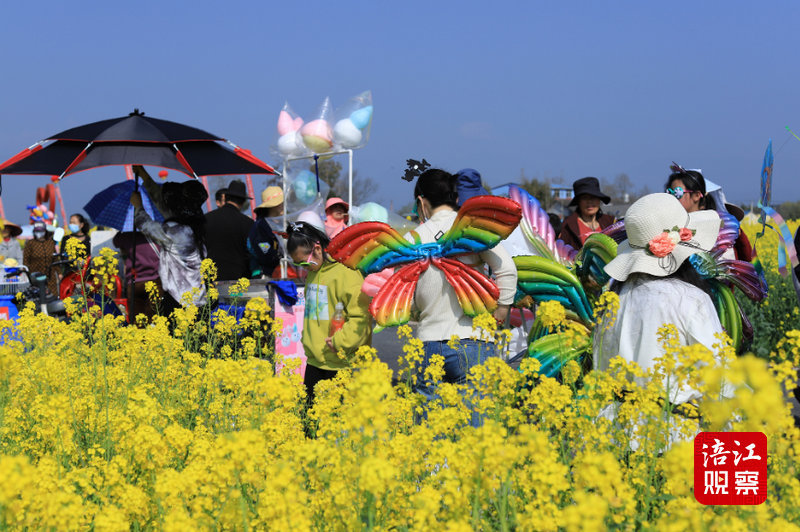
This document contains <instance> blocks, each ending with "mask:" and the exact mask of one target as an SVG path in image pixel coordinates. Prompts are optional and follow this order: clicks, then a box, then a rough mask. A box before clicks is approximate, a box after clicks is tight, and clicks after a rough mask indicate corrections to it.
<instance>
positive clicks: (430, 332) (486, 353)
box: [405, 168, 517, 426]
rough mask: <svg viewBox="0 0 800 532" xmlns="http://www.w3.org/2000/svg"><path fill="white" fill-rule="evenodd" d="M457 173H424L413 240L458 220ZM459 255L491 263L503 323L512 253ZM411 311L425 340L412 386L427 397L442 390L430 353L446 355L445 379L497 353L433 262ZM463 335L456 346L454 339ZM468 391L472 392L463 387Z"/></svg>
mask: <svg viewBox="0 0 800 532" xmlns="http://www.w3.org/2000/svg"><path fill="white" fill-rule="evenodd" d="M457 181H458V176H455V175H452V174H450V173H449V172H446V171H444V170H441V169H438V168H431V169H429V170H426V171H425V172H423V173H422V174H420V176H419V178H417V183H416V185H415V187H414V200H415V203H416V212H417V215H418V216H419V218H420V221H421V222H422V223H421V225H419V226H418V227H417V228H416V229H415V230H414V231H412V232H410V233H407V234H406V235H405V238H406V240H408V241H409V242H411V243H414V242H418V243H420V244H431V243H434V242H436V241H438V240H439V239H440V238H442V237H443V236H444V235H445V234H446V233H447V232H448V231H449V230H450V228H451V227H452V226H453V223H454V222H455V220H456V216H458V209H459V207H458V190H457ZM456 260H458V261H460V262H463V263H464V264H466V265H467V266H470V267H473V268H475V269H476V270H477V271H478V272H481V273H484V271H485V266H487V265H488V266H489V268H490V269H491V271H492V273H493V275H494V277H495V279H496V282H497V287H498V288H499V290H500V297H499V298H498V300H497V308H496V309H495V311H494V312H493V315H494V318H495V319H496V320H497V322H498V323H503V322H505V320H506V318H507V317H508V312H509V308H510V305H511V304H512V303H513V302H514V294H515V293H516V289H517V269H516V266H515V265H514V261H513V260H512V259H511V255H509V254H508V251H506V250H505V248H504V247H503V246H502V245H497V246H495V247H494V248H492V249H487V250H485V251H482V252H480V253H469V254H464V255H461V256H459V257H458V258H457V259H456ZM412 312H416V313H417V314H418V316H419V320H418V321H419V325H418V328H417V337H418V338H419V339H420V340H422V342H423V348H424V351H425V352H424V358H423V360H422V362H420V363H419V364H418V365H417V367H416V370H415V371H416V382H415V384H414V387H413V390H414V391H415V392H418V393H420V394H422V395H423V396H424V397H425V398H426V399H427V400H428V401H432V400H433V399H435V397H436V396H437V393H438V392H437V385H436V384H435V383H434V382H433V380H432V379H431V378H430V376H429V375H428V374H427V373H428V372H427V371H426V370H427V368H428V367H429V366H430V365H431V362H432V361H431V358H432V357H433V356H434V355H439V356H441V357H443V358H444V370H445V372H444V376H443V378H442V381H443V382H447V383H456V384H464V383H466V382H467V375H468V374H469V372H470V370H471V369H472V368H473V367H475V366H477V365H479V364H483V363H484V362H486V360H487V359H488V358H490V357H494V356H497V352H496V349H495V344H494V342H491V341H484V340H479V339H473V336H474V335H475V333H474V331H473V328H472V321H473V320H472V318H471V317H470V316H468V315H467V314H466V313H465V312H464V309H463V308H462V307H461V305H460V304H459V301H458V296H457V295H456V290H455V288H453V286H452V285H451V284H450V282H449V281H448V280H447V277H446V276H445V274H444V272H443V271H442V270H440V269H439V268H428V269H427V270H425V271H424V272H423V273H422V274H421V275H420V277H419V281H418V282H417V286H416V289H415V291H414V297H413V300H412ZM454 337H455V338H457V339H459V341H458V347H453V346H452V345H453V344H452V339H453V338H454ZM463 393H465V394H466V393H467V392H463ZM481 422H482V421H481V419H480V417H479V416H478V414H477V413H476V412H473V415H472V419H471V424H472V425H473V426H478V425H479V424H480V423H481Z"/></svg>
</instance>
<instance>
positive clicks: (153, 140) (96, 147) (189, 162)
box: [0, 109, 277, 179]
mask: <svg viewBox="0 0 800 532" xmlns="http://www.w3.org/2000/svg"><path fill="white" fill-rule="evenodd" d="M222 143H224V144H222ZM126 164H138V165H143V166H160V167H162V168H170V169H173V170H177V171H179V172H183V173H185V174H187V175H189V176H191V177H200V176H208V175H230V174H277V172H276V171H275V170H274V169H273V168H272V167H271V166H270V165H268V164H267V163H265V162H264V161H262V160H260V159H258V158H257V157H255V156H254V155H252V154H251V153H250V151H249V150H245V149H242V148H240V147H239V146H236V145H235V144H233V143H232V142H230V141H228V140H226V139H223V138H222V137H218V136H216V135H212V134H211V133H208V132H207V131H203V130H202V129H197V128H194V127H191V126H186V125H183V124H179V123H177V122H170V121H169V120H161V119H158V118H151V117H148V116H145V115H144V113H141V112H139V110H138V109H136V110H134V112H132V113H131V114H129V115H128V116H123V117H120V118H112V119H110V120H101V121H99V122H93V123H91V124H86V125H83V126H78V127H75V128H72V129H68V130H66V131H62V132H61V133H58V134H56V135H52V136H50V137H48V138H46V139H44V140H42V141H39V142H37V143H36V144H34V145H33V146H31V147H29V148H26V149H24V150H22V151H21V152H20V153H18V154H17V155H15V156H14V157H12V158H10V159H9V160H7V161H6V162H4V163H2V164H0V174H23V175H53V176H57V177H58V178H59V179H63V178H64V177H66V176H68V175H70V174H74V173H76V172H80V171H83V170H89V169H90V168H97V167H100V166H110V165H126Z"/></svg>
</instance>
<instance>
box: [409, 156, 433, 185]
mask: <svg viewBox="0 0 800 532" xmlns="http://www.w3.org/2000/svg"><path fill="white" fill-rule="evenodd" d="M406 164H407V165H408V168H406V173H405V174H403V179H405V180H406V181H413V180H414V178H415V177H419V175H420V174H421V173H422V172H424V171H425V170H427V169H428V168H430V167H431V165H430V163H429V162H428V161H426V160H425V159H422V162H420V161H415V160H414V159H406Z"/></svg>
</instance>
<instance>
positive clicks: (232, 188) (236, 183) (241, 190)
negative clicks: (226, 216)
mask: <svg viewBox="0 0 800 532" xmlns="http://www.w3.org/2000/svg"><path fill="white" fill-rule="evenodd" d="M221 192H224V193H225V195H226V196H233V197H234V198H244V199H253V198H251V197H250V196H248V195H247V188H246V187H245V186H244V183H242V181H241V180H239V179H234V180H233V181H231V182H230V184H229V185H228V188H225V189H222V191H221Z"/></svg>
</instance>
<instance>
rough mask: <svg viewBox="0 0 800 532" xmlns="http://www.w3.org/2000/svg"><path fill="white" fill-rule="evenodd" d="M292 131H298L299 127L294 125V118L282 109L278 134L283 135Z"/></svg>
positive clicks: (279, 116)
mask: <svg viewBox="0 0 800 532" xmlns="http://www.w3.org/2000/svg"><path fill="white" fill-rule="evenodd" d="M298 118H299V117H298ZM292 131H297V128H295V127H294V119H293V118H292V116H291V115H290V114H289V113H287V112H286V111H281V112H280V114H279V115H278V135H280V136H283V135H285V134H287V133H291V132H292Z"/></svg>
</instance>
